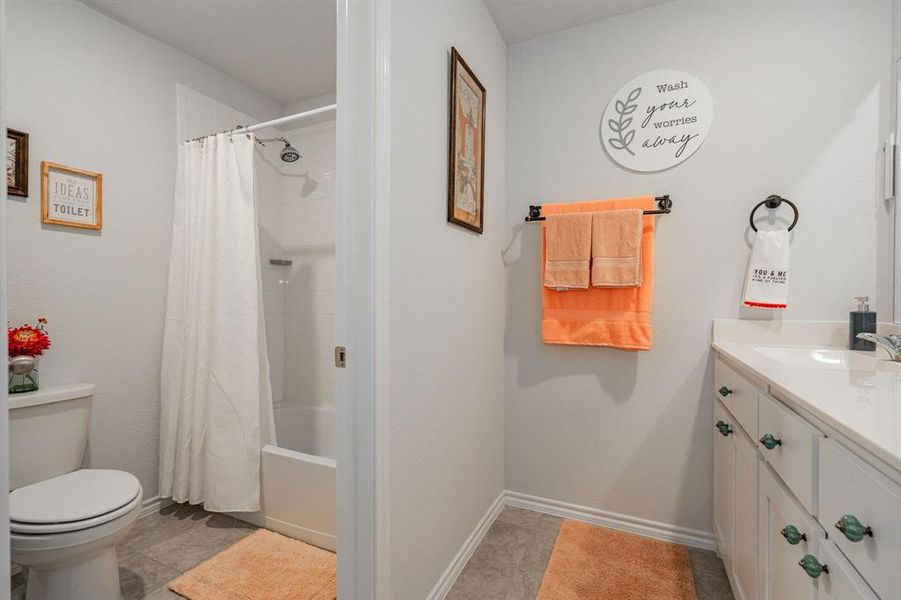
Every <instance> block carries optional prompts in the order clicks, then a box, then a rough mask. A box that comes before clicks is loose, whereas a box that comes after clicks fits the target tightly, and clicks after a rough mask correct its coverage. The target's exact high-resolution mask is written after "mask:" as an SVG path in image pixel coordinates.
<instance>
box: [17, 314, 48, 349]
mask: <svg viewBox="0 0 901 600" xmlns="http://www.w3.org/2000/svg"><path fill="white" fill-rule="evenodd" d="M46 324H47V319H45V318H43V317H41V318H39V319H38V324H37V326H35V327H32V326H31V325H29V324H27V323H26V324H25V325H22V326H21V327H9V328H8V330H9V357H10V358H12V357H13V356H40V355H41V354H43V353H44V350H47V349H48V348H49V347H50V336H49V335H47V332H46V331H44V325H46Z"/></svg>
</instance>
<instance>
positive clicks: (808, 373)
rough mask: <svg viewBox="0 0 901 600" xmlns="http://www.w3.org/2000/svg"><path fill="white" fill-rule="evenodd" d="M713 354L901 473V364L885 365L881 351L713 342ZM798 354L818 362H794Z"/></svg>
mask: <svg viewBox="0 0 901 600" xmlns="http://www.w3.org/2000/svg"><path fill="white" fill-rule="evenodd" d="M713 349H714V350H716V351H717V352H719V353H720V354H722V355H723V356H725V357H726V358H728V359H730V360H731V362H733V363H735V364H736V365H738V366H739V367H743V369H744V370H745V371H747V372H748V373H749V374H752V375H754V376H756V377H757V378H759V379H761V380H763V381H765V382H766V383H767V384H769V386H770V392H771V393H772V394H773V395H774V396H776V397H778V398H779V399H780V400H783V401H785V402H788V403H795V404H797V405H798V406H799V407H800V408H801V409H803V410H805V411H807V412H808V413H810V414H811V415H813V416H814V417H816V418H818V419H820V420H821V421H822V422H823V423H825V424H827V425H829V426H830V427H832V428H833V429H835V430H836V431H837V432H839V433H841V434H842V435H844V436H846V437H847V438H848V439H849V440H851V441H852V442H854V443H856V444H858V445H859V446H861V447H862V448H864V449H866V450H867V451H869V452H871V453H873V454H874V455H875V456H877V457H878V458H880V459H882V460H883V461H885V462H886V463H887V464H888V465H890V466H891V467H893V468H894V469H897V470H898V471H899V472H901V363H893V362H891V361H888V360H881V359H885V357H886V356H887V355H886V353H885V352H883V351H882V350H878V351H877V352H876V353H873V352H848V351H847V350H846V349H844V348H838V347H834V346H833V347H828V346H817V347H811V346H808V347H804V346H800V345H791V346H783V347H779V346H777V344H773V343H768V344H767V343H764V344H761V343H740V342H733V341H728V342H727V341H714V343H713ZM793 349H794V350H793ZM793 351H794V352H797V353H802V352H803V353H807V354H808V355H809V354H811V353H815V356H816V357H817V360H815V361H813V362H811V361H809V360H808V361H803V360H792V352H793ZM874 359H875V360H874Z"/></svg>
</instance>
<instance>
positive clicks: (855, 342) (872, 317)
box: [848, 296, 876, 352]
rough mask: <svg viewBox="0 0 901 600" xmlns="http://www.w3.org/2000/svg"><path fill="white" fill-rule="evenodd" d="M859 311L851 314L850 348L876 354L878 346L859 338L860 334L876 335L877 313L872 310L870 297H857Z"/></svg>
mask: <svg viewBox="0 0 901 600" xmlns="http://www.w3.org/2000/svg"><path fill="white" fill-rule="evenodd" d="M854 299H855V300H857V310H855V311H853V312H852V313H851V321H850V326H849V329H848V348H850V349H851V350H865V351H867V352H875V351H876V344H874V343H873V342H870V341H868V340H861V339H858V338H857V334H858V333H876V313H874V312H873V311H871V310H870V305H869V304H867V302H869V301H870V298H869V296H857V297H856V298H854Z"/></svg>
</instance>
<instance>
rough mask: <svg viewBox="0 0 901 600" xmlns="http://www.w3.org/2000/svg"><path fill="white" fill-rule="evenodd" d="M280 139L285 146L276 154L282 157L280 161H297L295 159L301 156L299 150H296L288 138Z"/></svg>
mask: <svg viewBox="0 0 901 600" xmlns="http://www.w3.org/2000/svg"><path fill="white" fill-rule="evenodd" d="M282 141H283V142H285V147H284V148H282V151H281V152H279V154H278V157H279V158H280V159H282V161H284V162H286V163H293V162H295V161H297V159H299V158H302V157H301V156H300V152H298V151H297V150H296V149H295V148H294V146H292V145H291V143H290V142H289V141H288V140H282Z"/></svg>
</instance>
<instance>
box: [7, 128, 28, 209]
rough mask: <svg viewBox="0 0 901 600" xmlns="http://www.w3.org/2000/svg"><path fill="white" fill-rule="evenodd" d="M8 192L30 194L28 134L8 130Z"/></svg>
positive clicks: (22, 194)
mask: <svg viewBox="0 0 901 600" xmlns="http://www.w3.org/2000/svg"><path fill="white" fill-rule="evenodd" d="M6 193H7V194H10V195H11V196H28V134H27V133H25V132H22V131H16V130H15V129H7V130H6Z"/></svg>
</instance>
